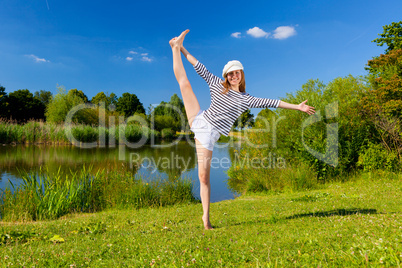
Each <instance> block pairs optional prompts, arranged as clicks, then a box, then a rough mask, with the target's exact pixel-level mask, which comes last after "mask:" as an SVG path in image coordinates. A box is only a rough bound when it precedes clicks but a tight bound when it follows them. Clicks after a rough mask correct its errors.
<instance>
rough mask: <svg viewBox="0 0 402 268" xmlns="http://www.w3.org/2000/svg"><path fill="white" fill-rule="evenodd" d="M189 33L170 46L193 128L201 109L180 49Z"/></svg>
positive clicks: (181, 35) (175, 40)
mask: <svg viewBox="0 0 402 268" xmlns="http://www.w3.org/2000/svg"><path fill="white" fill-rule="evenodd" d="M188 32H189V30H186V31H184V32H182V33H181V34H180V35H179V36H178V37H175V38H173V39H171V40H170V41H169V44H170V46H171V47H172V53H173V71H174V74H175V76H176V80H177V82H178V83H179V86H180V91H181V96H182V97H183V103H184V108H185V109H186V114H187V119H188V123H189V125H190V127H191V125H192V123H193V120H194V118H195V116H196V115H197V114H198V112H199V111H200V109H201V108H200V104H199V103H198V100H197V98H196V96H195V94H194V92H193V89H192V88H191V84H190V81H188V78H187V74H186V70H185V69H184V66H183V61H182V59H181V53H180V48H181V47H182V45H183V41H184V37H185V36H186V34H187V33H188Z"/></svg>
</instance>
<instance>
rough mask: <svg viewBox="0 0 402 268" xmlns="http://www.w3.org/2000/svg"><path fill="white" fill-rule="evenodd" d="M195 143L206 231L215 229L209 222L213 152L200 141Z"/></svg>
mask: <svg viewBox="0 0 402 268" xmlns="http://www.w3.org/2000/svg"><path fill="white" fill-rule="evenodd" d="M195 143H196V148H197V159H198V177H199V179H200V196H201V203H202V210H203V212H204V214H203V216H202V220H203V222H204V228H205V229H213V228H212V225H211V222H210V221H209V206H210V199H211V183H210V179H209V178H210V176H209V175H210V171H211V159H212V151H210V150H208V149H206V148H205V147H204V146H202V145H201V143H200V142H199V141H198V140H195Z"/></svg>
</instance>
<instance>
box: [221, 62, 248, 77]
mask: <svg viewBox="0 0 402 268" xmlns="http://www.w3.org/2000/svg"><path fill="white" fill-rule="evenodd" d="M237 70H244V69H243V65H242V64H241V63H240V61H238V60H231V61H229V62H228V63H226V65H225V67H223V71H222V76H223V77H226V74H227V73H230V72H233V71H237Z"/></svg>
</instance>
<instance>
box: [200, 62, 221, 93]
mask: <svg viewBox="0 0 402 268" xmlns="http://www.w3.org/2000/svg"><path fill="white" fill-rule="evenodd" d="M194 69H195V71H196V72H197V74H199V76H201V77H202V78H203V79H204V80H205V81H206V82H207V83H208V85H209V86H210V87H211V86H212V85H213V84H216V83H220V81H221V79H220V78H219V77H217V76H215V75H213V74H212V73H210V72H209V71H208V70H207V68H205V66H204V64H202V63H201V62H199V61H197V63H196V64H195V65H194Z"/></svg>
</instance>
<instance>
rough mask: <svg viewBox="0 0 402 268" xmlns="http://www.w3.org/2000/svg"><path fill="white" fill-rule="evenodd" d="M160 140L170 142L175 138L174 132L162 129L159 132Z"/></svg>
mask: <svg viewBox="0 0 402 268" xmlns="http://www.w3.org/2000/svg"><path fill="white" fill-rule="evenodd" d="M161 136H162V139H165V140H171V139H173V137H174V136H175V132H174V131H173V130H172V129H171V128H164V129H162V131H161Z"/></svg>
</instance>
